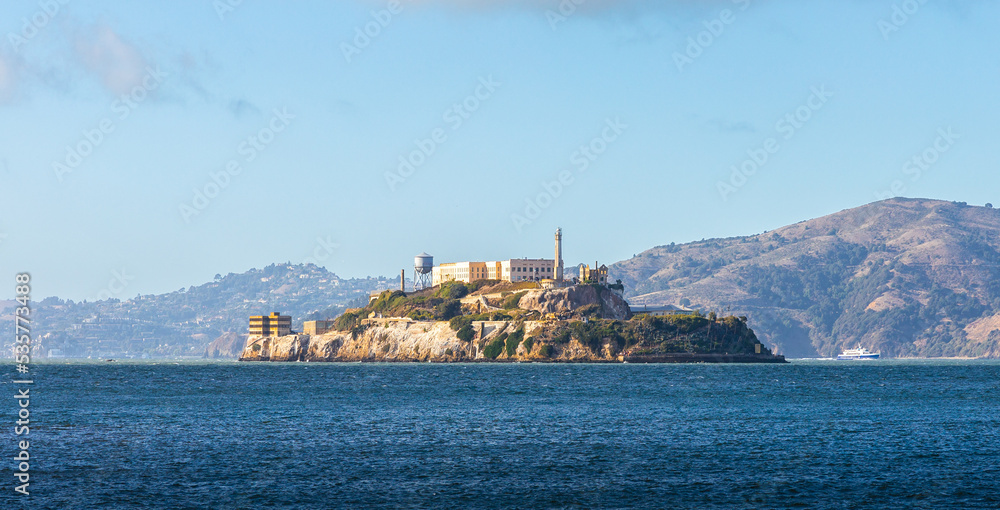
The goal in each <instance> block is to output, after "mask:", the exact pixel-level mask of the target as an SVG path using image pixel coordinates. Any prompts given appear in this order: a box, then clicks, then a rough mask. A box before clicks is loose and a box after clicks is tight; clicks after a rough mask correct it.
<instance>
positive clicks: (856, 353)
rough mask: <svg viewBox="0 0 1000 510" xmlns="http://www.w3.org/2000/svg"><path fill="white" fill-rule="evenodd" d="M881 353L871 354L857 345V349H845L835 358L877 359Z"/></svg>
mask: <svg viewBox="0 0 1000 510" xmlns="http://www.w3.org/2000/svg"><path fill="white" fill-rule="evenodd" d="M880 354H881V352H871V351H869V350H868V349H865V348H864V347H861V346H860V345H858V348H857V349H847V350H845V351H844V352H842V353H841V354H840V356H837V359H840V360H843V359H878V357H879V355H880Z"/></svg>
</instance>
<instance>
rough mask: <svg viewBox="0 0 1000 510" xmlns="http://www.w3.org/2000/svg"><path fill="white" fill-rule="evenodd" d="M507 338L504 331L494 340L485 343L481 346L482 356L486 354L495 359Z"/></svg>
mask: <svg viewBox="0 0 1000 510" xmlns="http://www.w3.org/2000/svg"><path fill="white" fill-rule="evenodd" d="M507 338H508V336H507V333H504V334H502V335H500V336H499V337H497V339H496V340H493V341H492V342H490V343H489V344H487V345H486V347H484V348H483V356H486V358H488V359H497V357H499V356H500V353H501V352H503V348H504V341H505V340H507Z"/></svg>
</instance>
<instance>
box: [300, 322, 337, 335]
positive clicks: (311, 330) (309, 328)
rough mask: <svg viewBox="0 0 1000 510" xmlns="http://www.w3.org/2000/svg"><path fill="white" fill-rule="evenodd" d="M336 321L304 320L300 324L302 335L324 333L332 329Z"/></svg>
mask: <svg viewBox="0 0 1000 510" xmlns="http://www.w3.org/2000/svg"><path fill="white" fill-rule="evenodd" d="M334 324H336V321H306V322H305V323H303V324H302V334H304V335H325V334H327V333H329V332H330V330H332V329H333V327H334V326H333V325H334Z"/></svg>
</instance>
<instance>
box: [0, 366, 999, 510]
mask: <svg viewBox="0 0 1000 510" xmlns="http://www.w3.org/2000/svg"><path fill="white" fill-rule="evenodd" d="M12 368H13V366H12V365H10V364H5V365H2V366H0V369H2V371H3V372H4V373H5V374H6V375H7V376H6V377H5V378H4V380H3V381H4V383H3V386H4V387H5V388H6V390H5V392H6V393H8V394H13V393H14V390H13V387H12V385H11V384H10V382H9V381H10V380H11V379H12V377H13V375H14V374H13V373H12V372H13V370H12ZM32 368H33V372H34V373H33V374H32V375H33V376H34V379H35V380H36V384H35V386H34V388H33V389H32V392H33V396H34V398H33V399H32V403H31V406H32V408H31V409H32V420H33V424H32V425H33V426H32V433H31V439H32V441H33V443H32V450H31V455H32V460H33V467H32V469H33V471H34V472H33V475H32V476H33V479H32V484H31V491H32V495H31V499H30V501H29V500H24V499H22V498H20V497H14V496H13V492H12V489H11V483H10V482H9V481H8V483H7V484H6V485H7V488H6V489H4V491H3V495H2V496H0V506H2V507H3V508H18V507H24V508H114V507H135V508H164V507H166V508H186V507H212V508H234V507H240V508H272V507H303V508H336V507H352V508H365V507H388V508H411V507H420V508H634V507H642V508H678V507H690V508H739V507H762V508H786V507H811V508H899V507H917V508H997V507H1000V483H998V482H1000V433H998V430H1000V363H995V362H977V361H964V362H955V361H927V362H916V361H909V362H907V361H878V362H835V361H807V362H802V361H798V362H793V363H791V364H788V365H781V366H774V365H530V364H519V365H481V364H479V365H429V364H419V365H374V364H328V365H322V364H301V363H299V364H238V363H214V364H210V363H191V364H174V363H159V364H153V363H142V364H139V363H136V364H127V363H126V364H120V363H67V364H50V365H34V366H33V367H32ZM8 400H13V399H9V398H8ZM0 401H2V400H0ZM2 412H3V413H4V416H6V417H7V418H5V420H7V421H8V422H10V423H9V425H10V427H8V426H6V425H5V428H6V429H7V430H8V433H7V434H5V435H4V437H6V438H7V439H6V441H5V443H6V444H4V445H3V448H4V451H5V452H7V454H5V455H4V457H5V458H6V459H10V458H12V456H13V451H14V448H15V446H14V441H15V440H14V436H13V433H12V431H13V421H14V419H15V418H14V413H15V412H16V409H15V407H14V405H13V404H12V403H11V402H8V403H7V404H6V406H5V408H4V409H3V411H2ZM7 465H8V473H10V470H9V467H10V466H12V464H11V462H10V461H8V462H7ZM8 476H9V475H8ZM29 502H30V505H28V504H27V503H29Z"/></svg>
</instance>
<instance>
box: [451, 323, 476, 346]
mask: <svg viewBox="0 0 1000 510" xmlns="http://www.w3.org/2000/svg"><path fill="white" fill-rule="evenodd" d="M456 336H458V339H459V340H461V341H463V342H466V343H468V342H471V341H472V339H473V338H475V337H476V332H475V331H473V330H472V326H471V325H469V324H466V325H465V326H462V329H460V330H458V333H457V334H456Z"/></svg>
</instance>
